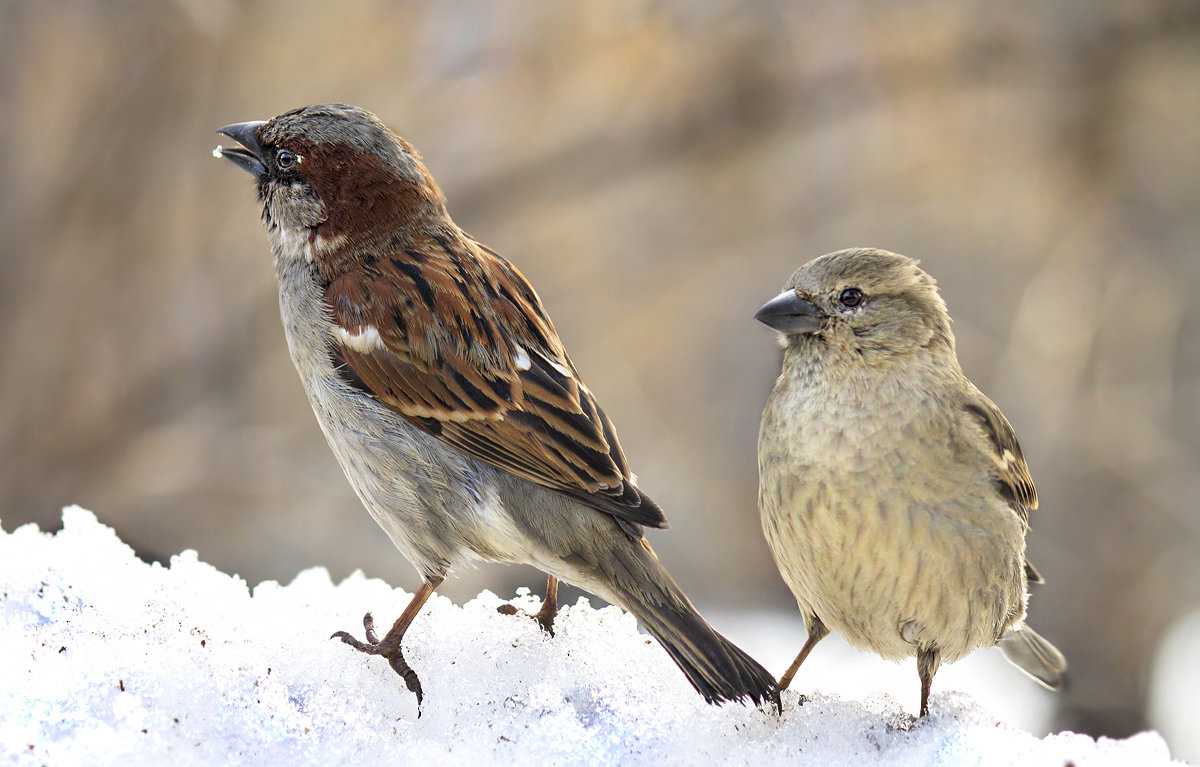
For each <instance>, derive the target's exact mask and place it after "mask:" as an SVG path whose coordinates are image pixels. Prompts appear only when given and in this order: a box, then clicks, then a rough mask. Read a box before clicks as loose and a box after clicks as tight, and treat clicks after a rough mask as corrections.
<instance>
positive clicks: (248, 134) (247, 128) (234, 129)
mask: <svg viewBox="0 0 1200 767" xmlns="http://www.w3.org/2000/svg"><path fill="white" fill-rule="evenodd" d="M263 125H266V123H265V122H264V121H263V120H252V121H251V122H248V123H234V124H233V125H226V126H225V127H224V128H217V133H220V134H222V135H225V136H228V137H229V138H231V139H233V140H234V141H236V142H238V143H239V144H241V145H242V146H240V147H234V148H232V149H226V148H224V147H222V146H219V145H218V146H217V148H216V149H215V150H213V155H214V156H215V157H224V158H225V159H226V160H229V161H230V162H232V163H233V164H234V165H236V166H238V167H239V168H241V169H242V170H244V171H246V172H247V173H249V174H250V175H251V176H254V178H256V179H258V178H262V177H263V176H265V175H266V174H267V166H266V165H265V164H264V162H263V156H262V144H260V143H258V135H257V134H258V129H259V128H261V127H262V126H263ZM243 147H244V148H243Z"/></svg>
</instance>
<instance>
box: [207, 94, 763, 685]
mask: <svg viewBox="0 0 1200 767" xmlns="http://www.w3.org/2000/svg"><path fill="white" fill-rule="evenodd" d="M218 132H219V133H222V134H224V135H226V136H229V137H231V138H233V139H235V140H236V141H238V142H239V143H240V144H241V145H242V146H241V148H234V149H224V150H222V149H221V147H218V148H217V151H216V152H215V154H217V155H219V156H224V157H226V158H227V159H229V160H231V161H233V162H234V163H235V164H236V165H238V166H239V167H241V168H243V169H244V170H247V171H249V172H250V174H251V175H252V176H254V178H255V180H256V181H257V184H258V194H259V198H260V200H261V201H262V203H263V212H262V218H263V222H264V223H265V224H266V227H267V234H268V237H269V239H270V242H271V250H272V253H273V254H274V260H275V272H276V276H277V278H278V281H279V303H280V309H281V313H282V315H283V326H284V331H285V334H286V336H287V342H288V348H289V350H290V352H291V356H292V361H293V362H294V363H295V365H296V370H297V372H298V373H299V374H300V380H301V383H302V384H303V386H304V390H305V392H306V393H307V394H308V398H309V401H310V403H311V404H312V408H313V412H314V413H316V416H317V421H318V423H320V425H321V429H322V431H324V432H325V437H326V439H327V440H328V442H329V446H330V448H332V450H333V453H334V455H335V456H337V459H338V462H339V463H340V464H341V466H342V469H343V470H344V471H345V473H346V477H347V479H349V480H350V484H351V485H353V487H354V490H355V491H356V492H357V493H358V497H359V498H360V499H361V500H362V502H363V504H364V505H365V506H366V507H367V510H368V511H370V512H371V515H372V516H373V517H374V518H375V521H376V522H378V523H379V525H380V526H381V527H383V529H384V530H385V531H386V532H387V533H388V535H389V536H390V537H391V539H392V541H393V542H394V543H395V545H396V547H397V548H399V549H400V551H401V553H402V554H404V556H405V557H406V558H407V559H408V560H409V562H411V563H412V564H413V565H414V566H415V567H416V568H417V571H418V572H419V573H420V574H421V577H422V579H423V583H422V585H421V587H420V588H419V589H418V590H417V593H416V595H415V596H414V597H413V599H412V602H411V603H410V604H409V605H408V607H407V608H406V609H405V610H404V612H403V614H401V616H400V618H399V619H398V620H397V621H396V623H395V625H393V626H392V629H391V631H389V632H388V633H387V635H386V636H385V637H384V638H383V639H382V640H379V639H378V638H377V637H376V635H375V632H374V630H373V626H372V621H371V616H370V614H369V613H368V614H367V616H366V618H365V619H364V626H365V628H366V635H367V641H366V642H365V643H364V642H361V641H359V640H357V639H354V638H353V637H351V636H350V635H349V634H347V633H345V632H339V633H338V634H335V636H337V637H340V638H341V639H342V640H343V641H345V642H346V643H347V644H349V645H351V646H353V647H355V648H356V649H358V650H361V651H362V652H366V653H370V654H375V655H381V656H383V657H385V658H387V659H388V661H389V663H390V665H391V666H392V668H393V669H395V670H396V672H397V673H399V674H400V675H401V676H402V677H403V678H404V679H405V681H406V683H407V685H408V688H409V689H410V690H412V691H413V692H414V693H415V694H416V696H417V700H418V702H419V701H420V700H421V697H422V692H421V685H420V681H419V679H418V678H417V675H416V673H415V672H414V671H413V670H412V669H411V668H410V667H409V665H408V664H407V663H406V662H405V660H404V656H403V653H402V651H401V642H402V640H403V638H404V633H405V631H406V630H407V629H408V627H409V625H410V624H411V623H412V621H413V619H414V618H415V617H416V615H417V613H418V612H419V611H420V609H421V606H422V605H423V604H424V603H425V600H426V599H428V598H429V595H430V594H432V593H433V590H434V589H435V588H437V586H438V585H439V584H440V583H441V582H442V580H443V578H444V577H445V575H446V573H447V571H448V570H449V569H450V567H451V566H452V565H455V564H458V563H462V562H466V561H470V560H477V559H482V560H490V561H495V562H519V563H525V564H530V565H533V566H535V567H538V568H540V569H541V570H543V571H545V572H547V573H548V574H549V580H548V583H547V595H546V600H545V603H544V604H543V608H542V610H541V611H540V612H539V615H538V618H539V620H540V621H541V623H542V624H543V626H544V627H547V628H549V627H550V626H551V625H552V622H553V619H554V614H555V611H556V609H557V600H556V589H557V583H558V581H557V579H560V578H561V579H563V580H565V581H568V582H570V583H574V584H576V585H578V586H580V587H582V588H584V589H586V590H588V591H590V592H592V593H594V594H597V595H599V596H600V597H602V598H604V599H606V600H608V601H610V602H613V603H615V604H618V605H620V606H622V607H624V608H625V609H627V610H629V611H630V612H632V613H633V614H634V615H635V616H636V617H637V619H638V620H639V621H640V622H641V623H642V625H643V626H645V627H646V629H647V630H648V631H649V632H650V633H651V634H653V635H654V637H655V638H656V639H658V641H659V642H660V643H661V644H662V645H663V647H664V648H666V650H667V652H668V653H669V654H670V655H671V658H672V659H673V660H674V661H675V663H677V664H678V665H679V667H680V668H681V669H682V670H683V672H684V674H685V675H686V676H687V678H688V681H690V682H691V684H692V685H693V686H694V687H695V688H696V690H697V691H698V692H699V693H700V694H701V695H703V696H704V699H705V700H706V701H708V702H710V703H722V702H724V701H730V700H744V699H747V698H748V699H750V700H753V701H754V702H755V703H760V702H762V701H764V700H768V699H770V700H773V701H775V702H776V705H778V699H779V698H778V691H777V690H776V687H775V680H774V679H773V678H772V677H771V675H770V674H768V673H767V671H766V670H765V669H763V668H762V667H761V666H759V665H758V664H757V663H756V662H754V660H752V659H751V658H750V657H749V656H748V655H746V654H745V653H744V652H742V651H741V650H740V649H738V648H737V647H735V646H734V645H733V644H732V643H730V642H729V641H728V640H727V639H725V638H724V637H722V636H721V635H720V634H718V633H717V632H716V631H714V630H713V628H712V627H711V626H709V625H708V623H706V622H705V621H704V619H703V618H702V617H700V614H699V613H698V612H696V608H694V607H693V606H692V604H691V602H690V601H688V598H687V597H686V596H685V595H684V594H683V592H682V591H681V590H680V589H679V587H678V586H677V585H676V584H675V582H674V580H672V579H671V576H670V575H669V574H668V573H667V571H666V569H664V568H663V566H662V564H661V563H660V562H659V560H658V558H657V557H656V556H655V554H654V552H653V551H652V550H651V548H650V545H649V544H648V543H647V542H646V539H645V538H643V537H642V528H643V526H646V525H648V526H650V527H659V528H663V527H666V526H667V523H666V519H665V517H664V516H663V513H662V511H661V510H660V509H659V507H658V506H657V505H656V504H655V503H654V501H652V500H651V499H650V498H649V497H648V496H647V495H646V494H645V493H643V492H642V491H641V490H640V489H638V487H637V480H636V479H635V477H634V475H633V473H632V472H631V471H630V470H629V466H628V464H627V463H626V461H625V456H624V454H623V453H622V452H621V446H620V444H619V443H618V442H617V435H616V431H615V430H614V429H613V425H612V422H611V421H609V419H608V417H607V416H606V415H605V414H604V411H602V410H601V409H600V408H599V406H598V405H597V404H596V401H595V399H594V398H593V396H592V393H591V392H590V391H589V390H588V388H587V387H586V386H585V385H584V384H583V381H582V380H580V378H579V373H578V372H577V371H576V369H575V366H574V365H573V364H572V363H571V359H570V357H568V356H567V353H566V350H565V349H563V345H562V342H561V341H560V340H559V338H558V334H557V333H556V332H555V330H554V326H553V325H552V324H551V322H550V318H549V317H548V316H547V315H546V312H545V310H544V309H543V308H542V303H541V300H540V299H539V298H538V296H537V293H535V292H534V290H533V288H532V287H531V286H530V285H529V283H528V282H527V281H526V280H525V278H524V277H523V276H521V273H520V272H518V271H517V270H516V268H514V267H513V265H512V264H510V263H509V262H508V261H506V260H505V259H504V258H503V257H501V256H500V255H499V254H498V253H496V252H495V251H494V250H492V249H490V248H488V247H487V246H486V245H483V244H482V243H479V242H477V241H476V240H474V239H472V238H471V236H470V235H468V234H466V233H465V232H463V231H462V230H461V229H459V228H458V226H456V225H455V223H454V222H453V221H452V220H451V219H450V216H449V214H448V213H447V212H446V206H445V198H444V197H443V196H442V192H441V190H440V189H439V188H438V185H437V184H436V183H435V182H434V180H433V177H432V176H430V175H429V172H428V171H427V170H426V169H425V166H424V165H423V164H422V162H421V158H420V155H418V154H417V151H416V150H415V149H414V148H413V147H412V146H411V145H410V144H409V143H408V142H406V141H405V140H404V139H402V138H400V137H399V136H397V135H395V134H394V133H392V132H391V131H390V130H388V129H387V127H385V126H384V125H383V123H382V122H380V121H379V119H378V118H376V117H375V116H374V115H372V114H371V113H369V112H366V111H364V110H362V109H359V108H356V107H351V106H346V105H343V104H325V105H318V106H308V107H303V108H301V109H297V110H294V111H291V112H288V113H286V114H283V115H280V116H278V117H276V118H274V119H272V120H270V121H267V122H246V123H238V124H235V125H227V126H225V127H224V128H221V129H220V130H219V131H218Z"/></svg>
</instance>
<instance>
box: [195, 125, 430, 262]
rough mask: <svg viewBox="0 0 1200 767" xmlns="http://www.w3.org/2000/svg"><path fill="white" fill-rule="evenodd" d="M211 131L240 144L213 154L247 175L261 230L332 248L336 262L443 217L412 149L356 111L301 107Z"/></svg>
mask: <svg viewBox="0 0 1200 767" xmlns="http://www.w3.org/2000/svg"><path fill="white" fill-rule="evenodd" d="M217 132H218V133H221V134H224V135H226V136H229V137H230V138H232V139H234V140H235V141H237V142H238V143H239V144H241V147H237V148H232V149H225V148H222V147H217V151H216V152H214V154H216V155H217V156H220V157H224V158H226V159H228V160H230V161H231V162H233V163H234V164H235V165H237V166H238V167H240V168H242V169H243V170H245V171H248V172H249V173H250V174H251V175H252V176H254V178H255V180H256V181H257V182H258V194H259V198H260V199H261V201H262V203H263V218H264V220H265V221H266V223H267V226H268V228H273V227H280V228H283V229H287V230H293V232H300V233H304V234H305V235H310V236H311V238H312V240H313V241H315V240H316V239H317V238H320V240H321V241H322V242H323V243H325V244H326V245H330V244H332V243H337V245H338V247H337V248H336V250H337V251H339V253H340V256H341V257H345V256H346V255H347V254H348V253H353V252H355V251H363V250H366V249H369V248H370V247H371V246H373V245H378V244H379V243H380V242H381V241H386V242H392V243H393V246H394V245H396V244H402V243H396V242H395V240H396V239H397V236H398V235H399V236H402V235H403V233H404V232H405V231H406V230H407V229H408V228H409V227H411V226H412V225H413V224H419V223H421V222H425V221H429V220H433V221H438V220H440V219H442V218H443V217H444V216H445V215H446V208H445V198H444V197H443V196H442V192H441V190H440V189H439V188H438V186H437V183H435V182H434V180H433V177H432V176H430V175H429V171H427V170H426V169H425V165H424V164H423V163H422V162H421V157H420V155H419V154H418V153H417V150H416V149H414V148H413V147H412V145H411V144H409V143H408V142H407V141H405V140H404V139H402V138H400V137H399V136H397V135H396V134H395V133H392V132H391V131H390V130H389V129H388V128H387V126H385V125H384V124H383V123H382V122H381V121H380V120H379V118H377V117H376V116H375V115H373V114H371V113H370V112H367V111H366V110H363V109H359V108H358V107H352V106H347V105H345V104H319V105H315V106H307V107H301V108H300V109H294V110H292V111H290V112H286V113H284V114H281V115H279V116H278V117H275V118H273V119H271V120H267V121H266V122H261V121H254V122H244V123H235V124H233V125H226V126H225V127H223V128H220V129H218V130H217ZM326 249H327V250H332V249H333V248H326Z"/></svg>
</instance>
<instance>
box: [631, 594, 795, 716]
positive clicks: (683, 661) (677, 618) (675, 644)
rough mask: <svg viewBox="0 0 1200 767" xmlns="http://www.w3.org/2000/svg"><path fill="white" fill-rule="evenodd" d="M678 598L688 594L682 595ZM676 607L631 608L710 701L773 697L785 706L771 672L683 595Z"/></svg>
mask: <svg viewBox="0 0 1200 767" xmlns="http://www.w3.org/2000/svg"><path fill="white" fill-rule="evenodd" d="M678 596H680V597H683V594H682V593H680V594H679V595H678ZM682 606H684V607H686V608H690V610H689V609H678V608H677V607H672V606H671V605H665V604H663V605H654V606H649V605H636V604H635V605H630V611H631V612H633V614H634V616H635V617H636V618H637V619H638V621H639V622H640V623H641V624H642V626H644V627H645V628H646V630H647V631H649V632H650V634H651V635H652V636H653V637H654V638H655V639H657V640H658V641H659V643H660V644H661V645H662V646H663V649H665V650H666V651H667V654H668V655H670V656H671V659H672V660H673V661H675V664H676V665H677V666H679V668H680V670H682V671H683V673H684V675H685V676H686V677H687V679H688V681H689V682H691V683H692V687H695V688H696V691H697V692H699V693H700V694H701V695H702V696H704V700H705V701H707V702H708V703H712V704H716V705H720V704H722V703H726V702H729V701H743V702H744V701H745V700H747V699H749V700H751V701H753V702H754V703H755V704H756V705H757V704H761V703H764V702H766V701H771V702H773V703H774V704H775V706H776V707H778V706H779V688H778V687H777V686H776V684H775V678H774V677H773V676H771V674H769V673H768V672H767V670H766V669H764V668H763V667H762V666H760V665H759V664H758V662H756V661H755V660H754V659H753V658H751V657H750V656H749V655H747V654H746V653H745V652H744V651H742V650H741V648H739V647H738V646H737V645H735V644H733V643H732V642H730V641H729V640H728V639H726V638H725V637H723V636H721V635H720V634H718V633H717V631H716V630H715V629H713V627H712V626H710V625H708V623H707V622H706V621H705V620H704V618H702V617H701V616H700V613H698V612H696V610H695V608H694V607H692V606H691V604H690V603H689V602H687V600H686V597H684V598H683V603H682Z"/></svg>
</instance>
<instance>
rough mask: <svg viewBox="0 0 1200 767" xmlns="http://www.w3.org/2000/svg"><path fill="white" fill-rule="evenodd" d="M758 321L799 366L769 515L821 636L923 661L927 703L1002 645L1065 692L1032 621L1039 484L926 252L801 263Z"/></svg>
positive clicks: (1054, 658) (782, 403) (787, 397)
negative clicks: (1032, 531) (960, 343)
mask: <svg viewBox="0 0 1200 767" xmlns="http://www.w3.org/2000/svg"><path fill="white" fill-rule="evenodd" d="M755 317H756V318H757V319H758V320H759V321H760V322H763V323H764V324H766V325H767V326H769V327H771V328H773V329H775V330H777V331H779V333H780V334H781V335H780V341H781V342H782V344H783V372H782V374H781V375H780V376H779V380H777V381H776V382H775V388H774V390H772V392H771V395H770V397H768V399H767V405H766V408H765V410H764V411H763V419H762V428H761V431H760V432H759V440H758V467H759V509H760V511H761V512H762V523H763V530H764V532H765V533H766V537H767V543H768V544H769V545H770V548H771V551H772V553H773V554H774V555H775V562H776V564H778V565H779V570H780V572H781V573H782V574H783V578H784V580H785V581H786V582H787V584H788V586H790V587H791V589H792V593H793V594H795V596H796V601H797V603H798V604H799V605H800V612H801V613H802V614H803V615H804V621H805V624H806V625H807V628H808V641H807V642H805V644H804V648H803V649H802V650H801V651H800V654H799V655H798V656H797V657H796V660H795V662H793V663H792V666H791V668H789V669H788V671H787V673H786V674H784V677H783V679H781V680H780V682H779V686H780V688H781V689H786V688H787V686H788V684H789V683H790V682H791V681H792V677H793V675H795V673H796V670H797V669H798V668H799V666H800V664H801V663H802V662H803V661H804V659H805V658H806V657H807V656H808V654H809V652H811V651H812V649H813V647H814V646H815V645H816V644H817V642H819V641H820V640H821V639H822V638H823V637H825V636H826V635H827V634H828V633H829V632H830V631H836V632H838V633H839V634H841V635H842V636H843V637H845V639H846V641H847V642H849V643H850V644H851V645H853V646H855V647H858V648H860V649H864V650H871V651H874V652H876V653H879V654H880V655H882V656H883V657H885V658H889V659H895V660H899V659H901V658H909V657H912V656H916V658H917V671H918V673H919V675H920V678H921V715H922V716H924V715H925V714H926V713H927V712H928V710H929V688H930V684H931V682H932V680H933V675H934V673H935V672H936V671H937V669H938V665H939V664H940V663H942V662H946V663H950V662H953V661H955V660H958V659H959V658H962V657H963V656H965V655H966V654H967V653H969V652H971V651H972V650H974V649H976V648H978V647H991V646H992V645H995V644H999V645H1000V647H1001V649H1003V650H1004V652H1005V655H1007V656H1008V659H1009V660H1011V661H1012V662H1013V663H1015V664H1016V665H1017V666H1019V667H1020V668H1021V669H1022V670H1024V671H1025V672H1026V673H1028V674H1029V675H1030V676H1032V677H1033V678H1034V679H1036V680H1038V681H1039V682H1041V683H1042V684H1044V685H1045V686H1047V687H1050V688H1052V689H1057V688H1058V687H1059V686H1061V684H1062V675H1063V672H1065V671H1066V668H1067V663H1066V660H1064V659H1063V656H1062V654H1061V653H1059V651H1058V650H1057V649H1055V648H1054V646H1053V645H1051V644H1050V643H1049V642H1047V641H1046V640H1045V639H1043V638H1042V637H1040V636H1039V635H1038V634H1037V633H1036V632H1034V630H1033V629H1031V628H1029V627H1028V626H1026V625H1025V623H1024V619H1025V603H1026V600H1027V599H1028V593H1027V591H1026V584H1027V583H1028V582H1035V583H1040V582H1041V578H1040V577H1039V576H1038V574H1037V572H1036V571H1035V570H1034V569H1033V566H1032V565H1030V564H1029V562H1028V561H1027V560H1026V559H1025V533H1026V532H1027V531H1028V529H1029V524H1028V522H1029V513H1030V511H1032V510H1033V509H1036V508H1037V493H1036V491H1035V490H1034V488H1033V480H1032V479H1031V478H1030V476H1029V467H1028V466H1026V464H1025V458H1024V457H1023V456H1022V455H1021V447H1020V445H1018V444H1017V437H1016V435H1015V434H1014V433H1013V429H1012V427H1011V426H1010V425H1009V423H1008V421H1007V420H1006V419H1005V418H1004V416H1003V415H1002V414H1001V412H1000V410H999V409H998V408H997V407H996V405H995V404H993V403H992V401H991V400H990V399H988V398H987V397H986V396H984V395H983V394H982V393H981V392H980V391H979V390H978V389H976V388H975V386H974V385H973V384H972V383H971V382H970V381H968V380H967V378H966V376H964V375H963V373H962V369H961V368H960V367H959V365H958V357H957V356H956V353H955V349H954V334H953V333H952V332H951V331H950V316H949V314H947V313H946V305H945V303H943V301H942V297H941V296H940V295H938V291H937V285H936V283H935V282H934V281H933V278H931V277H930V276H929V275H928V274H926V273H925V272H924V271H922V270H921V269H920V268H918V267H917V262H915V261H913V260H912V259H909V258H905V257H904V256H899V255H896V254H895V253H888V252H886V251H882V250H873V249H868V248H862V249H855V250H843V251H838V252H837V253H831V254H829V255H827V256H821V257H820V258H818V259H815V260H813V261H810V262H809V263H808V264H805V265H804V266H802V267H800V269H798V270H797V271H796V273H795V274H793V275H792V277H791V279H789V280H788V282H787V285H785V286H784V291H783V292H782V293H781V294H779V295H778V296H777V297H775V298H774V299H772V300H771V301H769V302H768V303H767V304H765V305H764V306H763V307H762V308H761V309H759V310H758V314H757V315H755Z"/></svg>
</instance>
